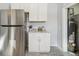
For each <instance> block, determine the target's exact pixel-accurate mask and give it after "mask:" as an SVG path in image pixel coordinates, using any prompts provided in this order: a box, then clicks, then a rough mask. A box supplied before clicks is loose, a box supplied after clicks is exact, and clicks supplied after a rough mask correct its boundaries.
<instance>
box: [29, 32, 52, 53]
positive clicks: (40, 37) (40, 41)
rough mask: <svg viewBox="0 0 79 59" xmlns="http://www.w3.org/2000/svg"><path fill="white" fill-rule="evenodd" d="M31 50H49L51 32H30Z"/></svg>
mask: <svg viewBox="0 0 79 59" xmlns="http://www.w3.org/2000/svg"><path fill="white" fill-rule="evenodd" d="M28 36H29V37H28V39H29V40H28V50H29V52H49V51H50V34H49V33H29V34H28Z"/></svg>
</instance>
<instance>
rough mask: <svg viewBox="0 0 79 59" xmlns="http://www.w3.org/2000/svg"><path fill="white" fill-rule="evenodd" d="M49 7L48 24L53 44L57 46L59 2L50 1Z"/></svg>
mask: <svg viewBox="0 0 79 59" xmlns="http://www.w3.org/2000/svg"><path fill="white" fill-rule="evenodd" d="M47 7H48V8H47V9H48V12H47V14H48V15H47V17H48V22H47V23H46V26H47V30H48V31H49V32H50V34H51V46H57V4H56V3H49V4H48V6H47Z"/></svg>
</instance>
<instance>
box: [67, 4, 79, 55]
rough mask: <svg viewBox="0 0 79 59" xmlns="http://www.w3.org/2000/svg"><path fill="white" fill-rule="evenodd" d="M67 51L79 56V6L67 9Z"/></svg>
mask: <svg viewBox="0 0 79 59" xmlns="http://www.w3.org/2000/svg"><path fill="white" fill-rule="evenodd" d="M67 20H68V21H67V30H68V31H67V37H68V40H67V49H68V51H70V52H73V53H75V54H76V55H79V4H78V3H77V4H75V5H73V6H70V7H69V8H67Z"/></svg>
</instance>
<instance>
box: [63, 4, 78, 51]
mask: <svg viewBox="0 0 79 59" xmlns="http://www.w3.org/2000/svg"><path fill="white" fill-rule="evenodd" d="M75 4H77V3H70V4H68V5H66V6H65V7H63V8H62V49H63V51H65V52H67V51H68V48H67V43H68V41H67V40H68V30H67V29H68V23H67V22H68V18H67V8H69V7H71V6H73V5H75Z"/></svg>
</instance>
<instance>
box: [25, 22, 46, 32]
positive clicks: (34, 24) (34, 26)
mask: <svg viewBox="0 0 79 59" xmlns="http://www.w3.org/2000/svg"><path fill="white" fill-rule="evenodd" d="M26 26H27V31H29V30H30V29H29V26H32V28H35V29H36V30H38V28H41V27H44V28H43V30H44V31H46V26H45V23H42V22H40V23H38V22H37V23H36V22H27V25H26ZM40 31H42V30H41V29H40Z"/></svg>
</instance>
